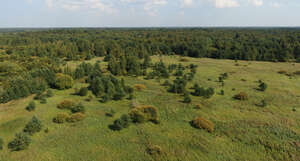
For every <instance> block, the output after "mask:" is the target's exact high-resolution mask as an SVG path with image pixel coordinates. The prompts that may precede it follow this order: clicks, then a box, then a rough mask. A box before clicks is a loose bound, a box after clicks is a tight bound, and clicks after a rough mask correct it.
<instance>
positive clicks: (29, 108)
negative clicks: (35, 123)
mask: <svg viewBox="0 0 300 161" xmlns="http://www.w3.org/2000/svg"><path fill="white" fill-rule="evenodd" d="M26 110H27V111H34V110H35V103H34V101H31V102H30V103H29V104H28V105H27V106H26Z"/></svg>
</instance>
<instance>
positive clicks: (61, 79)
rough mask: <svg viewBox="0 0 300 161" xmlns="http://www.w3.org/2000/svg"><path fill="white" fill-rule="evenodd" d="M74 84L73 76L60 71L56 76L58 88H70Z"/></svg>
mask: <svg viewBox="0 0 300 161" xmlns="http://www.w3.org/2000/svg"><path fill="white" fill-rule="evenodd" d="M73 84H74V81H73V78H72V77H71V76H69V75H66V74H62V73H58V74H56V78H55V87H56V88H57V89H61V90H62V89H69V88H72V87H73Z"/></svg>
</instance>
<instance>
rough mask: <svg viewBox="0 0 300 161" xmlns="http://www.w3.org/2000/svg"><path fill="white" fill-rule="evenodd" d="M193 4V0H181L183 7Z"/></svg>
mask: <svg viewBox="0 0 300 161" xmlns="http://www.w3.org/2000/svg"><path fill="white" fill-rule="evenodd" d="M193 5H194V0H182V6H183V7H191V6H193Z"/></svg>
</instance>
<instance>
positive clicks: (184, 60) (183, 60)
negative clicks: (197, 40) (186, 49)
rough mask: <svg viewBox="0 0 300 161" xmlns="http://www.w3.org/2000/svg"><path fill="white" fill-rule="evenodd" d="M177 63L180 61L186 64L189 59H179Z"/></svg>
mask: <svg viewBox="0 0 300 161" xmlns="http://www.w3.org/2000/svg"><path fill="white" fill-rule="evenodd" d="M179 61H181V62H188V61H189V59H188V58H180V59H179Z"/></svg>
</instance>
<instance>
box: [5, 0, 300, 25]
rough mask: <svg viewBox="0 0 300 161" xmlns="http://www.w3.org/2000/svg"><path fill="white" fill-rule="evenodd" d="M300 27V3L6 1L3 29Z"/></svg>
mask: <svg viewBox="0 0 300 161" xmlns="http://www.w3.org/2000/svg"><path fill="white" fill-rule="evenodd" d="M157 26H165V27H167V26H300V0H1V1H0V27H157Z"/></svg>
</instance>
